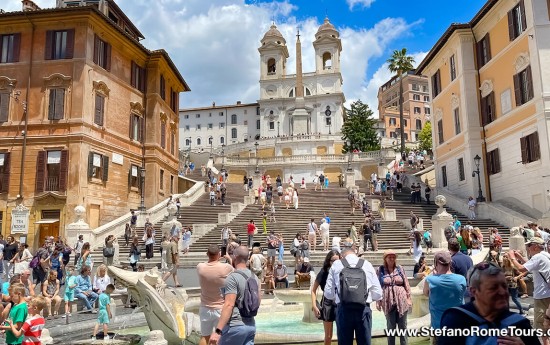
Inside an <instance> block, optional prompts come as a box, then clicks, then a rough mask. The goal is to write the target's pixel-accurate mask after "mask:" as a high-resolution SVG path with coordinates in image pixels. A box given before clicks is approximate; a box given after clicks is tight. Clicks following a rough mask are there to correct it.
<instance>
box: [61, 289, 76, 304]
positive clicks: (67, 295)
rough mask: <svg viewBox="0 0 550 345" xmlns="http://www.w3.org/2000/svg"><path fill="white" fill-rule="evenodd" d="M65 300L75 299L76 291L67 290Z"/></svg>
mask: <svg viewBox="0 0 550 345" xmlns="http://www.w3.org/2000/svg"><path fill="white" fill-rule="evenodd" d="M63 300H64V301H65V302H72V301H74V291H72V292H69V291H65V296H64V297H63Z"/></svg>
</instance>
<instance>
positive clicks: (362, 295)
mask: <svg viewBox="0 0 550 345" xmlns="http://www.w3.org/2000/svg"><path fill="white" fill-rule="evenodd" d="M341 261H342V265H344V268H343V269H342V271H341V272H340V287H339V290H340V291H339V296H340V303H342V304H345V305H347V306H350V307H357V308H364V307H365V306H366V304H367V298H368V296H369V289H368V288H367V275H366V274H365V271H363V264H364V263H365V260H363V259H359V261H358V262H357V265H355V267H351V266H350V265H349V263H348V262H347V260H346V259H345V258H343V259H342V260H341Z"/></svg>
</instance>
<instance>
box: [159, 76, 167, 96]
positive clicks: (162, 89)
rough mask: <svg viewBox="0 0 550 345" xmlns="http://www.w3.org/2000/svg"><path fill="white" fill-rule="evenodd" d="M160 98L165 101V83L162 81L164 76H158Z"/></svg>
mask: <svg viewBox="0 0 550 345" xmlns="http://www.w3.org/2000/svg"><path fill="white" fill-rule="evenodd" d="M160 98H162V100H163V101H166V81H165V80H164V76H163V75H162V74H161V75H160Z"/></svg>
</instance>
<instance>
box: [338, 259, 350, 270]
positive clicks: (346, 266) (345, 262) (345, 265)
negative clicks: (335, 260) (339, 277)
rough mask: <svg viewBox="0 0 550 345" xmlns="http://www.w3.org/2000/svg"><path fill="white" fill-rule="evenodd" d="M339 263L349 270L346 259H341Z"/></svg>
mask: <svg viewBox="0 0 550 345" xmlns="http://www.w3.org/2000/svg"><path fill="white" fill-rule="evenodd" d="M340 261H341V262H342V265H343V266H344V267H345V268H349V267H350V266H349V262H348V260H346V258H342V259H341V260H340Z"/></svg>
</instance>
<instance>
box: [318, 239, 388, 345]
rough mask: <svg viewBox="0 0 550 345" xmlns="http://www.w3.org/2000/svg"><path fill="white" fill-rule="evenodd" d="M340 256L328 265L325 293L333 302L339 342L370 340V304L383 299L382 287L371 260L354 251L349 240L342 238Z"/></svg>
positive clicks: (364, 344)
mask: <svg viewBox="0 0 550 345" xmlns="http://www.w3.org/2000/svg"><path fill="white" fill-rule="evenodd" d="M341 254H342V259H341V260H336V261H335V262H334V263H333V264H332V266H331V267H330V271H329V273H328V277H327V283H326V285H325V290H324V297H325V298H326V299H329V300H333V301H335V303H336V326H337V334H338V345H352V344H353V338H354V333H355V340H356V344H357V345H367V344H370V343H371V329H372V311H371V308H370V304H371V303H373V302H376V301H378V300H381V299H382V288H381V287H380V282H379V281H378V278H377V276H376V271H375V270H374V267H372V264H371V263H370V262H368V261H366V260H364V259H360V258H359V257H358V256H357V255H356V254H355V248H354V245H353V243H352V242H344V244H343V248H342V253H341Z"/></svg>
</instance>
